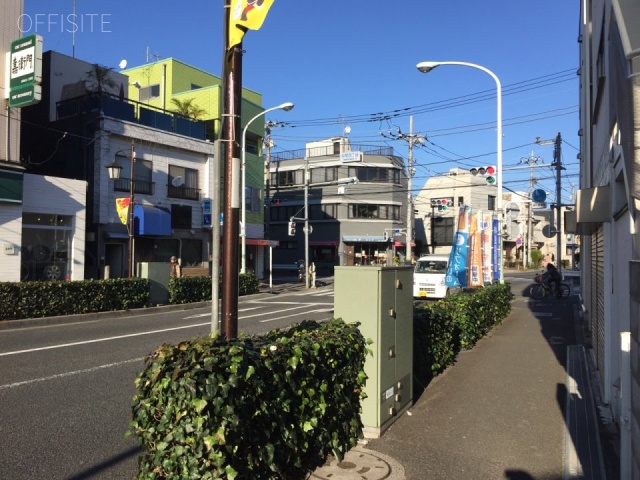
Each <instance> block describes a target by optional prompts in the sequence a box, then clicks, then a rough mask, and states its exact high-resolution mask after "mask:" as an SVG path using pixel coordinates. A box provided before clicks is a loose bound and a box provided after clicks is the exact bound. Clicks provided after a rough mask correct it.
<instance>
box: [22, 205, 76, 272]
mask: <svg viewBox="0 0 640 480" xmlns="http://www.w3.org/2000/svg"><path fill="white" fill-rule="evenodd" d="M72 224H73V217H71V216H67V215H55V214H35V213H26V212H25V213H24V214H23V219H22V245H21V249H20V255H21V257H20V261H21V263H20V280H21V281H23V282H24V281H36V280H68V278H69V275H70V273H71V261H72V259H71V240H72Z"/></svg>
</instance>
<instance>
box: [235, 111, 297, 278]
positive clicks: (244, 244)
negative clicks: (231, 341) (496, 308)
mask: <svg viewBox="0 0 640 480" xmlns="http://www.w3.org/2000/svg"><path fill="white" fill-rule="evenodd" d="M292 108H293V103H291V102H285V103H283V104H281V105H278V106H277V107H272V108H268V109H266V110H264V111H262V112H260V113H258V114H257V115H256V116H255V117H253V118H252V119H251V120H249V121H248V122H247V124H246V125H245V127H244V129H243V130H242V189H241V190H242V192H241V196H242V197H241V200H242V204H241V205H242V206H241V210H240V212H241V214H240V215H241V220H240V237H241V238H242V255H241V263H240V273H247V220H246V208H247V206H246V203H247V200H246V198H245V188H246V181H247V174H246V172H247V170H246V157H247V150H246V148H245V143H246V137H247V129H248V128H249V125H251V123H252V122H253V121H254V120H255V119H257V118H259V117H261V116H262V115H266V114H267V113H269V112H273V111H274V110H284V111H285V112H288V111H289V110H291V109H292Z"/></svg>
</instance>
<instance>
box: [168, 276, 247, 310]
mask: <svg viewBox="0 0 640 480" xmlns="http://www.w3.org/2000/svg"><path fill="white" fill-rule="evenodd" d="M222 282H223V280H222V277H220V286H222ZM238 286H239V291H238V294H239V295H241V296H242V295H251V294H254V293H258V292H259V291H260V279H259V278H258V277H257V275H256V274H255V273H252V272H249V273H241V274H240V275H239V276H238ZM205 301H211V277H206V276H193V277H180V278H174V277H171V278H170V279H169V303H171V304H182V303H194V302H205Z"/></svg>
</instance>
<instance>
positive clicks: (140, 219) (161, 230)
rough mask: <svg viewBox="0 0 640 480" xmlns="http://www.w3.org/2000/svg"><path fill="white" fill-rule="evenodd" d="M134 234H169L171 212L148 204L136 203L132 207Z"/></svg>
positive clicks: (164, 235) (165, 235)
mask: <svg viewBox="0 0 640 480" xmlns="http://www.w3.org/2000/svg"><path fill="white" fill-rule="evenodd" d="M133 217H134V225H135V228H134V232H135V234H136V235H149V236H158V237H170V236H171V212H169V211H168V210H165V209H164V208H159V207H153V206H149V205H136V206H135V207H134V209H133Z"/></svg>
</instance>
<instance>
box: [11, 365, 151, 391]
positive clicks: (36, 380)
mask: <svg viewBox="0 0 640 480" xmlns="http://www.w3.org/2000/svg"><path fill="white" fill-rule="evenodd" d="M142 361H144V357H141V358H133V359H131V360H123V361H122V362H116V363H108V364H106V365H99V366H97V367H92V368H85V369H84V370H75V371H73V372H66V373H58V374H56V375H50V376H48V377H40V378H33V379H31V380H25V381H23V382H16V383H8V384H6V385H0V390H5V389H8V388H15V387H22V386H24V385H30V384H32V383H39V382H46V381H47V380H54V379H56V378H64V377H71V376H73V375H80V374H82V373H93V372H97V371H98V370H104V369H105V368H112V367H119V366H120V365H127V364H128V363H136V362H142Z"/></svg>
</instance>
